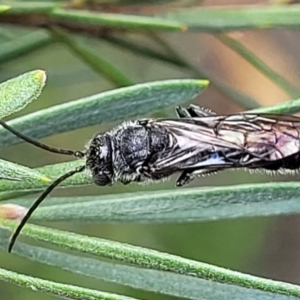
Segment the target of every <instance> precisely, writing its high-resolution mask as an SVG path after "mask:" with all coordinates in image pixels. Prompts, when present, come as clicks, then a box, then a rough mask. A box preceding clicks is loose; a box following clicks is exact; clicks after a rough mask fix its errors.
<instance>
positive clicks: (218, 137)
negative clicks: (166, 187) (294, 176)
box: [152, 114, 300, 170]
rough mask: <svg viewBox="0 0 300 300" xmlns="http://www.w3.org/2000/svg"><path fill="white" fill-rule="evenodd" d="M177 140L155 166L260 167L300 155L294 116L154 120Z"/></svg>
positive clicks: (298, 124)
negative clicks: (299, 153)
mask: <svg viewBox="0 0 300 300" xmlns="http://www.w3.org/2000/svg"><path fill="white" fill-rule="evenodd" d="M152 126H162V127H163V128H165V129H166V130H167V131H168V132H169V133H170V134H171V136H173V137H174V147H173V148H172V151H170V152H168V153H165V154H164V155H163V156H162V157H158V158H157V160H156V161H155V162H153V164H152V167H153V169H155V170H161V169H165V168H170V167H172V166H173V167H175V166H176V167H177V168H179V169H184V168H195V169H198V168H200V169H202V168H205V167H206V168H215V167H222V168H229V167H255V168H256V167H259V166H260V165H261V166H264V165H266V164H269V163H272V162H275V161H278V160H281V159H284V158H286V157H289V156H292V155H294V154H296V153H298V152H299V151H300V138H299V136H300V134H299V130H300V119H299V118H297V117H293V116H281V115H271V114H270V115H267V114H266V115H257V114H236V115H229V116H207V117H200V118H187V119H184V118H183V119H160V120H153V121H152Z"/></svg>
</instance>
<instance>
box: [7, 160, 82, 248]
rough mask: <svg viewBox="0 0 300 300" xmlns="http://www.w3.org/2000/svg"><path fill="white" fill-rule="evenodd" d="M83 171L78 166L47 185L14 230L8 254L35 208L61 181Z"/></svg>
mask: <svg viewBox="0 0 300 300" xmlns="http://www.w3.org/2000/svg"><path fill="white" fill-rule="evenodd" d="M84 170H85V166H80V167H77V168H76V169H74V170H72V171H69V172H68V173H66V174H64V175H62V176H61V177H59V178H57V179H56V180H55V181H53V182H52V183H51V185H49V186H48V187H47V188H46V189H45V190H44V192H43V193H42V194H41V195H40V197H39V198H38V199H37V200H35V202H34V203H33V204H32V206H31V207H30V208H29V209H28V211H27V213H26V215H25V216H24V218H23V219H22V220H21V222H20V223H19V225H18V227H17V228H16V229H15V231H14V232H13V234H12V236H11V238H10V242H9V245H8V252H11V250H12V248H13V246H14V244H15V242H16V239H17V237H18V236H19V234H20V232H21V230H22V228H23V227H24V225H25V224H26V223H27V221H28V219H29V218H30V217H31V215H32V214H33V213H34V211H35V210H36V209H37V207H38V206H39V205H40V204H41V203H42V202H43V200H44V199H45V198H46V197H47V196H48V195H49V194H50V193H51V192H52V191H53V190H54V189H55V188H56V187H57V186H58V185H59V184H60V183H62V182H63V181H65V180H66V179H67V178H69V177H71V176H73V175H75V174H76V173H81V172H83V171H84Z"/></svg>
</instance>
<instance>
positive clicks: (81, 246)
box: [0, 220, 300, 298]
mask: <svg viewBox="0 0 300 300" xmlns="http://www.w3.org/2000/svg"><path fill="white" fill-rule="evenodd" d="M0 221H1V224H2V226H3V227H6V228H11V229H13V228H15V226H16V222H14V221H9V220H0ZM22 233H23V234H24V235H26V236H28V237H32V238H35V239H38V240H41V241H46V242H49V243H51V244H54V245H58V246H61V247H63V248H66V249H72V250H76V251H79V252H81V253H88V254H93V255H97V256H101V257H105V258H109V259H114V260H118V261H122V262H124V263H130V264H134V265H138V266H141V267H147V268H149V269H155V270H161V271H169V272H172V273H176V274H183V275H187V276H191V277H197V278H202V279H206V280H211V281H215V282H220V283H228V284H232V285H236V286H240V287H247V288H253V289H257V290H263V291H268V292H272V293H277V294H283V295H290V296H295V297H299V298H300V287H299V286H296V285H293V284H289V283H284V282H278V281H273V280H270V279H264V278H259V277H256V276H252V275H248V274H243V273H240V272H236V271H232V270H227V269H224V268H221V267H217V266H214V265H209V264H206V263H202V262H197V261H194V260H190V259H186V258H183V257H180V256H176V255H172V254H168V253H163V252H159V251H155V250H151V249H146V248H142V247H137V246H132V245H128V244H123V243H118V242H113V241H109V240H104V239H100V238H92V237H88V236H83V235H79V234H75V233H71V232H63V231H59V230H55V229H48V228H44V227H40V226H34V225H28V224H27V225H26V226H25V227H24V228H23V230H22Z"/></svg>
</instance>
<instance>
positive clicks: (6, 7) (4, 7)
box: [0, 5, 11, 13]
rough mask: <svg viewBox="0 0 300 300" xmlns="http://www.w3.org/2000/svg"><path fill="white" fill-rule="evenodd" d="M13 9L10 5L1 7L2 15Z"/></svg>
mask: <svg viewBox="0 0 300 300" xmlns="http://www.w3.org/2000/svg"><path fill="white" fill-rule="evenodd" d="M10 8H11V6H9V5H0V13H2V12H5V11H7V10H9V9H10Z"/></svg>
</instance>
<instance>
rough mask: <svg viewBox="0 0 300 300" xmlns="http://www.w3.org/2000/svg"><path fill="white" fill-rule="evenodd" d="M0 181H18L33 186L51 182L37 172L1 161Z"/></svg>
mask: <svg viewBox="0 0 300 300" xmlns="http://www.w3.org/2000/svg"><path fill="white" fill-rule="evenodd" d="M0 179H6V180H12V181H20V182H24V183H30V184H34V183H36V182H38V183H49V182H51V179H49V178H47V177H45V176H44V175H42V174H40V173H39V172H38V171H35V170H32V169H29V168H27V167H23V166H21V165H17V164H14V163H11V162H9V161H5V160H2V159H1V160H0ZM11 184H13V183H11ZM12 190H13V188H12Z"/></svg>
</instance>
